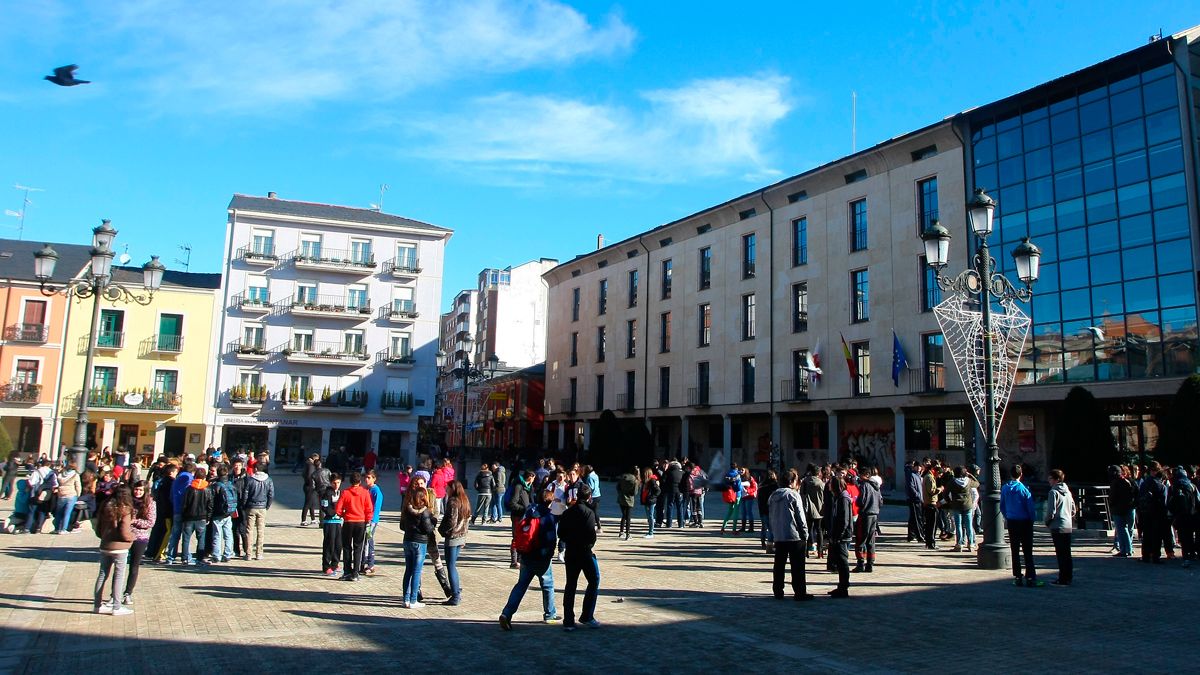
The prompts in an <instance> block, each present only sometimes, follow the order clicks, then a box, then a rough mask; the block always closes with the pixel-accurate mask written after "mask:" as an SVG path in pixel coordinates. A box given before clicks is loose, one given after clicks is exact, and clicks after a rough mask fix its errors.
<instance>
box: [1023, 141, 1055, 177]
mask: <svg viewBox="0 0 1200 675" xmlns="http://www.w3.org/2000/svg"><path fill="white" fill-rule="evenodd" d="M1051 168H1052V167H1051V165H1050V148H1039V149H1037V150H1030V151H1028V152H1026V153H1025V175H1026V176H1029V177H1030V178H1036V177H1038V176H1048V175H1050V171H1051Z"/></svg>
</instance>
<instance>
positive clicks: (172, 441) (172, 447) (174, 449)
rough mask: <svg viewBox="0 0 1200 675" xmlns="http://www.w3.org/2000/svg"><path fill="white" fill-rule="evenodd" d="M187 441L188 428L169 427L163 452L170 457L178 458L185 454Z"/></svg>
mask: <svg viewBox="0 0 1200 675" xmlns="http://www.w3.org/2000/svg"><path fill="white" fill-rule="evenodd" d="M186 440H187V427H167V428H166V435H165V436H164V437H163V452H164V453H165V454H166V455H167V456H168V457H178V456H180V455H182V454H183V446H184V442H185V441H186Z"/></svg>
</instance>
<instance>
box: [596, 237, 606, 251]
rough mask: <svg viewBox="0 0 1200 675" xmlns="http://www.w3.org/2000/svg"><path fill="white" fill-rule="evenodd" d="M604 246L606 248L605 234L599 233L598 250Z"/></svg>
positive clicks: (597, 239) (597, 238)
mask: <svg viewBox="0 0 1200 675" xmlns="http://www.w3.org/2000/svg"><path fill="white" fill-rule="evenodd" d="M602 248H604V235H603V234H598V235H596V250H597V251H599V250H600V249H602Z"/></svg>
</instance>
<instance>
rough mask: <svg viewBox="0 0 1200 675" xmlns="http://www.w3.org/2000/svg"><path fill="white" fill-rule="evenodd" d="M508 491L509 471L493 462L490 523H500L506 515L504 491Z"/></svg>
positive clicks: (489, 511)
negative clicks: (502, 502) (503, 502)
mask: <svg viewBox="0 0 1200 675" xmlns="http://www.w3.org/2000/svg"><path fill="white" fill-rule="evenodd" d="M506 489H508V471H507V470H505V468H504V465H503V464H501V463H500V462H492V506H491V508H490V509H489V510H488V522H489V523H498V522H500V521H501V520H502V516H503V515H504V508H505V505H504V504H501V503H500V502H501V501H503V499H502V498H503V497H504V491H505V490H506Z"/></svg>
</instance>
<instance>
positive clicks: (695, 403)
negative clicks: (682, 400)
mask: <svg viewBox="0 0 1200 675" xmlns="http://www.w3.org/2000/svg"><path fill="white" fill-rule="evenodd" d="M708 393H709V392H708V387H691V388H689V389H688V391H687V398H688V405H690V406H692V407H693V408H707V407H708V406H709V405H710V404H709V402H708Z"/></svg>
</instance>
